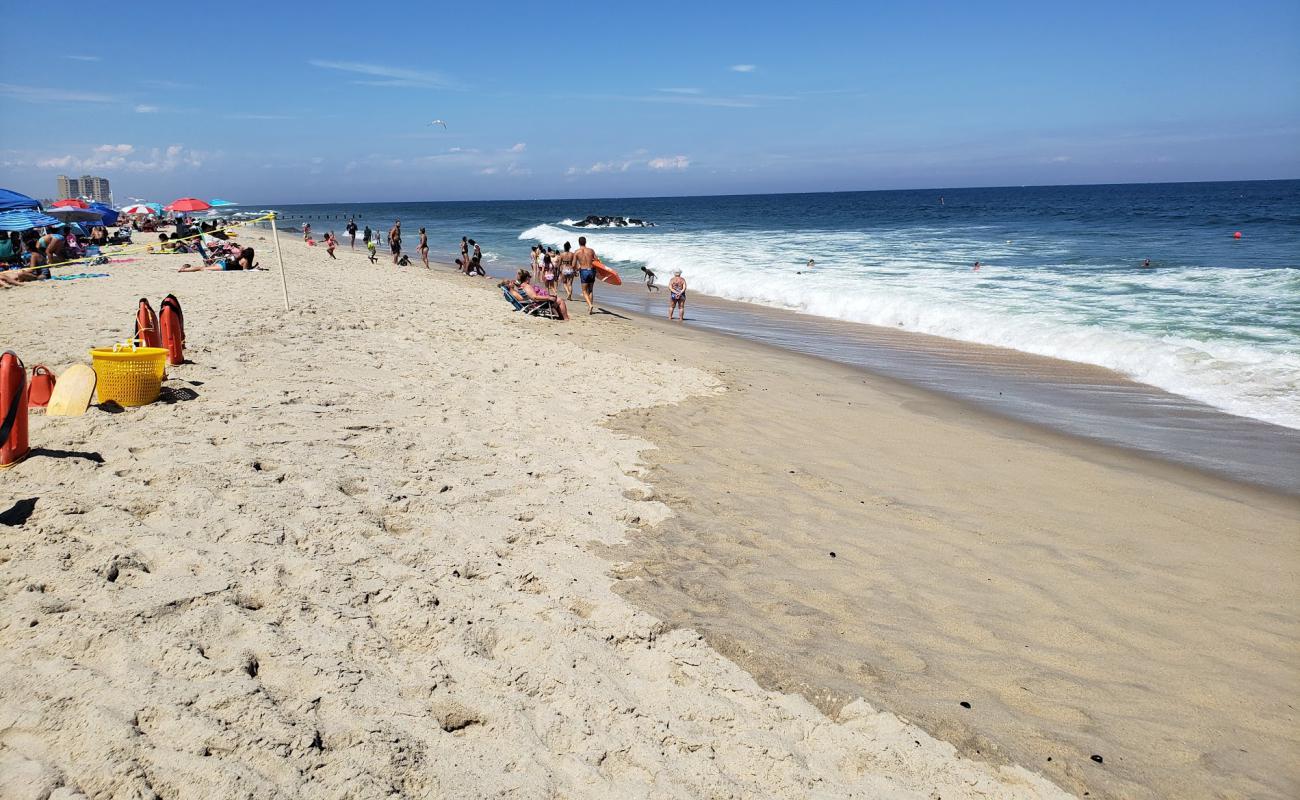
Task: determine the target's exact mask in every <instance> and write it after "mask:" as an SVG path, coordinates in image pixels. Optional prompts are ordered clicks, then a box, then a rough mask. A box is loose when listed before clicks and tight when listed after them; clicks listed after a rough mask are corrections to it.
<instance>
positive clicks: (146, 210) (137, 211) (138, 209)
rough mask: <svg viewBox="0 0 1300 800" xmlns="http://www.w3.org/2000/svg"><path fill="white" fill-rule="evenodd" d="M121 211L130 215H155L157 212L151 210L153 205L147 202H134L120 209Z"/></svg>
mask: <svg viewBox="0 0 1300 800" xmlns="http://www.w3.org/2000/svg"><path fill="white" fill-rule="evenodd" d="M121 213H123V214H126V215H128V216H132V217H134V216H137V215H141V214H142V215H144V216H156V215H157V214H158V212H157V211H154V210H153V206H151V205H149V204H148V203H136V204H135V205H130V206H127V207H126V208H124V209H122V212H121Z"/></svg>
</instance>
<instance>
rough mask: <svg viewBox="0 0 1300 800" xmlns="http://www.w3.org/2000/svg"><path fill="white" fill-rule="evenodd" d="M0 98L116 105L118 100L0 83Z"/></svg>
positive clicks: (97, 93) (67, 90) (107, 96)
mask: <svg viewBox="0 0 1300 800" xmlns="http://www.w3.org/2000/svg"><path fill="white" fill-rule="evenodd" d="M0 97H9V98H12V99H14V100H21V101H23V102H27V103H116V102H118V98H117V97H115V96H113V95H111V94H101V93H99V92H79V91H76V90H70V89H43V88H40V87H37V86H19V85H17V84H14V83H0Z"/></svg>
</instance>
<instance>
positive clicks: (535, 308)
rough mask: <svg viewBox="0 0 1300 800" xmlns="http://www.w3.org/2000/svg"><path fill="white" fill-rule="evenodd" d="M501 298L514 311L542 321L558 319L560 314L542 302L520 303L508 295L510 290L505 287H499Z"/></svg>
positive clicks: (511, 295) (550, 305)
mask: <svg viewBox="0 0 1300 800" xmlns="http://www.w3.org/2000/svg"><path fill="white" fill-rule="evenodd" d="M501 296H502V297H504V298H505V299H506V302H508V303H510V305H512V306H514V309H515V311H522V312H524V313H525V314H527V315H528V316H530V317H542V318H544V319H559V318H560V312H558V311H556V310H555V306H553V305H552V304H550V303H548V302H546V301H544V300H529V301H526V302H525V301H521V300H519V298H517V297H515V296H514V295H513V294H511V293H510V289H508V288H507V287H505V286H502V287H501Z"/></svg>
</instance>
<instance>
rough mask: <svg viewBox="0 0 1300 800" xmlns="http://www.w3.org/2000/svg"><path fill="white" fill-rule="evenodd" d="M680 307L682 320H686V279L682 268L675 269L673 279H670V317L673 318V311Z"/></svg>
mask: <svg viewBox="0 0 1300 800" xmlns="http://www.w3.org/2000/svg"><path fill="white" fill-rule="evenodd" d="M678 308H680V309H681V310H682V311H681V318H680V321H681V322H685V321H686V279H685V278H683V277H682V271H681V270H680V269H675V270H673V279H672V280H670V281H668V319H669V321H671V320H672V318H673V312H674V311H676V310H677V309H678Z"/></svg>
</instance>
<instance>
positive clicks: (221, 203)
mask: <svg viewBox="0 0 1300 800" xmlns="http://www.w3.org/2000/svg"><path fill="white" fill-rule="evenodd" d="M208 204H209V205H212V206H237V205H239V203H235V202H232V201H230V200H222V199H221V198H220V197H214V198H212V199H211V200H209V201H208Z"/></svg>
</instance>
